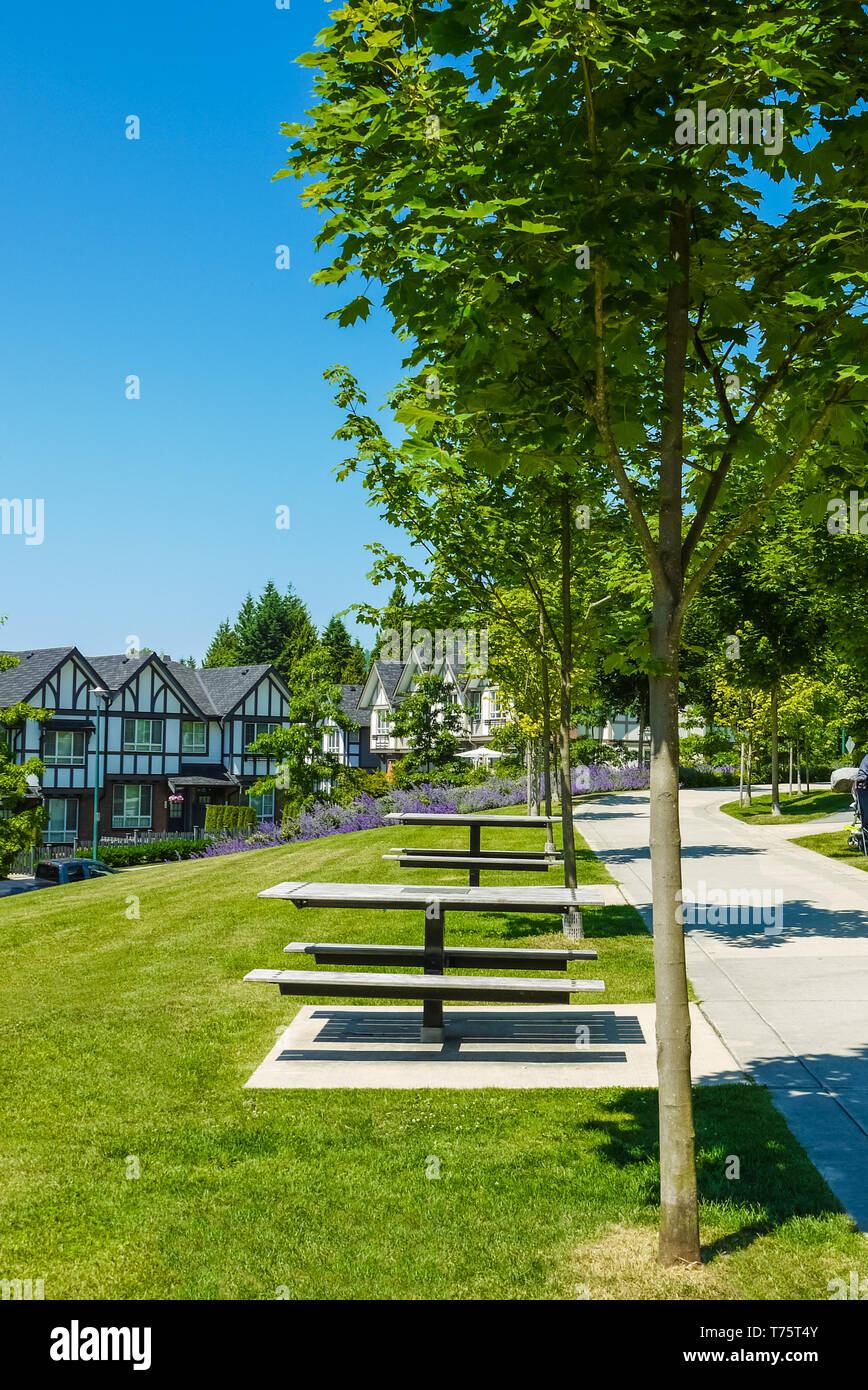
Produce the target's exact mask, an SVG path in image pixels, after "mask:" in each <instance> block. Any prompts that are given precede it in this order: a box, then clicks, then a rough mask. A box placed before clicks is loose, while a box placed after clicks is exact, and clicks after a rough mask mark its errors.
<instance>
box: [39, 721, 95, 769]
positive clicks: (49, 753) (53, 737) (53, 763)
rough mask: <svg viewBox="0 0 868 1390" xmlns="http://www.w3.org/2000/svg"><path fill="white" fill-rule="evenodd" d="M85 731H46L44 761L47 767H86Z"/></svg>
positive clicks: (43, 741) (43, 738)
mask: <svg viewBox="0 0 868 1390" xmlns="http://www.w3.org/2000/svg"><path fill="white" fill-rule="evenodd" d="M84 754H85V747H84V730H83V729H82V730H78V729H46V730H45V732H44V733H43V735H42V761H43V762H44V763H45V766H46V767H84Z"/></svg>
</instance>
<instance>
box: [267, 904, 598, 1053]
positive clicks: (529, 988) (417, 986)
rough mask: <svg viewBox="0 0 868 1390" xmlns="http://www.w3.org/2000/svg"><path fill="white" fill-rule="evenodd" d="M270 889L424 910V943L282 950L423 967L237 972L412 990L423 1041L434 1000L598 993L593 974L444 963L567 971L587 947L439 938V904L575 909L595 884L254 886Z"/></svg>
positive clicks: (403, 992) (314, 990) (310, 987)
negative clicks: (527, 975)
mask: <svg viewBox="0 0 868 1390" xmlns="http://www.w3.org/2000/svg"><path fill="white" fill-rule="evenodd" d="M259 897H261V898H279V899H282V900H284V901H286V902H291V903H293V904H294V905H295V906H296V907H314V906H317V907H336V908H345V909H351V908H361V909H373V908H379V909H382V910H384V911H389V910H392V911H407V910H408V909H417V910H418V909H422V910H423V911H424V922H425V927H424V945H421V946H403V945H396V946H392V945H370V944H367V943H362V944H358V945H357V944H353V943H349V942H309V941H292V942H290V943H289V945H288V946H287V947H286V948H285V949H286V951H288V952H289V953H290V954H304V955H312V956H313V957H314V960H315V961H316V962H317V964H319V963H323V964H332V965H337V964H350V965H411V966H413V965H415V966H421V967H422V970H423V972H424V973H423V975H421V976H419V975H408V974H366V973H361V972H357V971H320V970H316V971H314V970H251V971H250V972H249V973H248V974H247V975H245V977H244V979H245V980H246V981H248V982H250V983H254V984H276V985H277V986H278V988H279V990H280V993H281V994H289V995H305V994H308V995H328V996H333V997H336V998H345V999H355V998H379V999H420V1000H421V1001H422V1031H421V1038H422V1041H423V1042H442V1041H443V1039H444V1037H445V1029H444V1023H443V1001H444V1000H452V1001H454V1000H457V999H460V1000H463V1001H465V1002H471V1001H472V1002H476V1001H484V1000H495V1001H502V1002H506V1001H509V1002H513V1003H529V1002H533V1001H537V1002H539V1001H542V1002H548V1003H552V1004H558V1003H569V999H570V995H571V994H577V993H587V992H600V991H602V990H603V989H604V988H605V987H604V985H603V982H602V980H577V979H573V978H571V977H569V976H565V977H564V978H562V979H560V980H553V979H548V980H544V979H516V978H514V977H513V978H511V977H508V976H507V977H503V976H501V977H497V976H490V975H489V976H473V975H451V976H447V975H446V974H445V971H446V970H448V969H451V968H453V967H454V966H458V965H464V966H466V967H468V968H471V969H474V968H475V969H483V970H484V969H500V970H510V969H512V970H522V969H537V970H549V971H555V970H557V971H561V970H563V971H564V972H565V971H566V968H567V965H568V964H569V962H570V961H573V960H596V952H595V951H574V950H560V949H557V948H555V949H546V950H542V949H534V948H528V949H523V948H510V947H499V946H495V947H473V946H469V947H462V946H447V945H446V942H445V922H446V911H447V909H448V910H449V911H450V912H522V913H523V912H532V913H556V914H557V913H560V914H563V915H566V914H568V913H573V912H580V911H581V908H582V907H583V906H590V905H600V904H602V901H603V898H602V894H601V893H600V892H599V890H597V889H594V888H526V887H507V888H480V887H469V886H468V887H466V888H465V887H463V886H454V885H453V886H449V887H444V886H439V887H438V886H430V887H429V886H426V885H420V884H407V885H405V884H391V883H352V884H351V883H307V882H292V883H278V884H276V885H275V887H273V888H266V889H265V890H264V891H263V892H261V893H260V894H259Z"/></svg>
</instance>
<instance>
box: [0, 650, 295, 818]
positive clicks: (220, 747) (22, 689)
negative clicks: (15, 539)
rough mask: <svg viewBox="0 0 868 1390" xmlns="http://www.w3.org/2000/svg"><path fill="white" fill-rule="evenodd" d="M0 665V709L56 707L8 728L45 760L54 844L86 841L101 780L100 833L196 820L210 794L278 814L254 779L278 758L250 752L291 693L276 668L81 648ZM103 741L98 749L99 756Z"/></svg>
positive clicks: (17, 749)
mask: <svg viewBox="0 0 868 1390" xmlns="http://www.w3.org/2000/svg"><path fill="white" fill-rule="evenodd" d="M10 655H12V656H16V657H18V659H19V665H18V666H15V667H12V668H11V669H10V670H8V671H3V672H0V706H2V707H8V706H10V705H14V704H16V703H18V702H19V701H22V702H24V703H26V704H29V705H32V706H35V707H37V708H41V709H49V710H52V711H53V716H52V718H51V719H50V720H49V721H47V722H46V723H40V722H38V721H36V720H32V719H30V720H26V721H22V723H21V724H19V725H18V726H17V728H15V729H14V730H13V731H12V744H13V755H14V757H15V760H16V761H23V760H24V759H26V758H29V757H38V758H41V759H42V761H43V763H44V764H45V774H44V776H43V778H42V795H43V800H44V805H45V808H46V810H47V812H48V820H47V824H46V826H45V829H44V831H43V836H44V839H45V840H46V842H48V843H55V844H57V843H70V842H72V841H74V840H76V839H78V840H88V839H90V838H91V836H92V833H93V793H94V782H95V778H98V781H97V785H98V788H99V793H98V795H99V801H98V805H99V832H100V834H101V835H112V836H114V835H117V836H126V835H131V834H132V833H133V832H134V831H170V832H171V831H176V832H177V833H178V834H186V833H189V832H191V831H194V830H198V829H200V828H201V827H202V826H203V825H204V822H205V814H206V811H207V807H208V805H209V804H210V803H211V802H216V803H229V804H232V805H238V804H241V803H250V804H251V805H253V806H255V808H256V811H257V814H258V816H259V819H260V820H271V819H273V818H274V817H275V816H276V815H277V814H279V810H280V807H279V795H280V794H279V793H277V804H276V800H275V793H274V792H273V791H272V792H269V793H268V794H267V795H266V796H263V797H253V796H251V795H250V794H249V792H248V790H247V789H248V788H249V787H250V786H251V784H252V783H254V782H255V781H256V780H257V779H258V778H260V777H264V776H271V775H273V774H274V773H275V772H276V770H277V768H276V763H275V761H274V760H273V759H268V758H264V757H256V756H254V755H253V754H251V753H248V752H247V747H248V745H249V744H250V743H251V742H252V741H253V740H254V739H255V738H257V737H258V735H259V734H262V733H264V732H266V731H268V730H271V729H273V728H275V727H276V726H278V725H281V724H286V723H287V722H288V706H289V691H288V689H287V688H286V685H285V684H284V682H283V680H282V679H281V677H280V676H279V675H278V674H277V672H276V671H275V670H274V669H273V667H271V666H217V667H210V668H207V669H204V670H192V669H191V668H190V667H187V666H183V665H181V664H180V663H179V662H176V661H169V660H168V659H164V658H163V657H160V656H158V655H157V654H156V653H155V652H145V653H137V654H134V655H129V656H101V657H85V656H82V654H81V653H80V652H79V651H78V650H77V648H75V647H51V648H42V649H40V650H37V651H24V652H12V653H10ZM97 739H98V740H99V757H98V758H97Z"/></svg>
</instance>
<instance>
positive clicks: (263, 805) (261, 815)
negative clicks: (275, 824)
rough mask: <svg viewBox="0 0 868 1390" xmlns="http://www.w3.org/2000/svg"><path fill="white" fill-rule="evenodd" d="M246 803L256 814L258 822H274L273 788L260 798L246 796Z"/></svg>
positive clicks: (263, 793)
mask: <svg viewBox="0 0 868 1390" xmlns="http://www.w3.org/2000/svg"><path fill="white" fill-rule="evenodd" d="M247 801H248V804H249V805H251V806H252V807H253V809H254V811H255V812H256V819H257V820H258V821H264V820H274V787H271V788H270V789H269V790H268V791H267V792H262V794H261V795H260V796H248V798H247Z"/></svg>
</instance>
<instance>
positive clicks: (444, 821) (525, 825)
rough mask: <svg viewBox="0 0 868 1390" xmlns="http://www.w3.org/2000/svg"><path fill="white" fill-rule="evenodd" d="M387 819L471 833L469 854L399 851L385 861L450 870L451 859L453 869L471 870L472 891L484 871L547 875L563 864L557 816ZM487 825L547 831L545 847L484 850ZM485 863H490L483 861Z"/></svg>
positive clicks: (407, 815) (410, 815) (436, 814)
mask: <svg viewBox="0 0 868 1390" xmlns="http://www.w3.org/2000/svg"><path fill="white" fill-rule="evenodd" d="M385 819H386V820H387V821H388V822H390V823H391V824H394V825H447V826H449V825H452V826H466V827H467V828H468V829H469V830H470V847H469V850H468V852H467V854H466V855H465V854H464V853H463V851H460V850H454V849H439V848H434V849H412V848H399V849H396V850H394V851H393V852H392V853H391V854H384V855H383V858H384V859H394V858H397V859H398V862H399V864H400V865H401V868H402V869H412V868H436V867H438V865H439V861H440V860H441V859H442V860H443V867H444V868H447V867H449V865H448V863H447V861H448V860H452V861H453V864H452V867H453V868H461V869H467V870H468V882H469V884H470V886H471V887H473V888H478V887H479V875H480V872H481V871H482V870H483V869H485V870H487V871H488V870H495V871H498V870H499V871H500V872H501V873H503V872H505V871H512V872H516V873H530V872H538V873H539V872H543V873H544V872H547V870H548V869H549V867H550V866H551V865H552V864H557V863H561V862H562V861H561V860H560V859H559V858H558V857H557V851H556V850H555V847H554V839H553V836H554V830H553V827H554V823H555V820H556V819H557V817H555V816H516V815H504V816H498V815H492V814H491V813H490V812H485V811H468V812H462V811H430V812H429V811H390V812H389V814H388V815H387V816H386V817H385ZM486 826H487V827H488V828H490V829H496V828H498V827H499V828H500V829H502V830H542V829H544V830H545V831H546V848H545V849H544V850H543V851H541V852H539V851H534V850H531V851H527V850H521V849H497V850H483V849H482V829H483V827H486ZM413 857H418V858H419V859H420V861H421V862H420V863H419V864H418V865H416V864H413V863H411V862H409V861H410V860H411V859H412V858H413ZM486 860H488V861H489V862H488V863H486V862H484V861H486Z"/></svg>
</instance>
